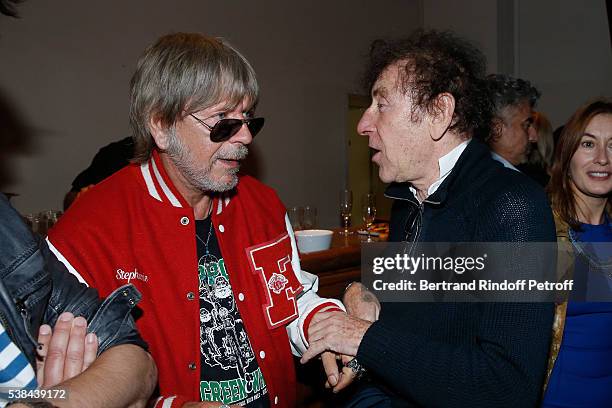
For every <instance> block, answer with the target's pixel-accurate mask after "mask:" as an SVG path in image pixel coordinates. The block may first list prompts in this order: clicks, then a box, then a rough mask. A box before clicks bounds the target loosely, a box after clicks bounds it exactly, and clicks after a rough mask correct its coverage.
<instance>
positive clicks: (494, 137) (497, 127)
mask: <svg viewBox="0 0 612 408" xmlns="http://www.w3.org/2000/svg"><path fill="white" fill-rule="evenodd" d="M503 131H504V121H503V120H502V119H501V118H498V117H495V118H493V120H492V121H491V135H490V137H489V142H492V143H497V142H498V141H499V139H500V138H501V135H502V133H503Z"/></svg>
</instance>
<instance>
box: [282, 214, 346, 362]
mask: <svg viewBox="0 0 612 408" xmlns="http://www.w3.org/2000/svg"><path fill="white" fill-rule="evenodd" d="M285 224H286V228H287V232H288V233H289V238H290V239H291V250H292V254H291V266H292V267H293V270H294V271H295V275H296V276H297V278H298V280H299V281H300V283H301V284H302V286H303V287H304V290H303V291H302V292H301V293H300V294H299V295H298V300H297V307H298V313H299V317H298V318H297V319H295V320H294V321H293V322H291V323H290V324H289V325H288V326H287V333H288V334H289V341H290V343H291V351H292V352H293V354H294V355H296V356H298V357H299V356H301V355H302V354H303V353H304V351H306V349H307V348H308V340H307V336H306V334H305V333H304V323H307V322H310V315H311V314H313V312H314V313H317V312H319V311H324V310H327V309H341V310H343V311H345V310H346V309H345V308H344V305H343V304H342V302H340V301H339V300H337V299H327V298H321V297H319V295H317V290H318V289H319V278H318V277H317V276H316V275H313V274H312V273H308V272H306V271H303V270H302V269H301V267H300V256H299V254H298V250H297V244H296V242H295V234H294V233H293V228H291V223H290V222H289V217H288V216H287V215H286V214H285Z"/></svg>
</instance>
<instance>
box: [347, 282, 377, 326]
mask: <svg viewBox="0 0 612 408" xmlns="http://www.w3.org/2000/svg"><path fill="white" fill-rule="evenodd" d="M342 303H344V306H345V307H346V312H347V313H348V314H350V315H351V316H355V317H358V318H360V319H364V320H368V321H370V322H375V321H376V320H378V315H379V314H380V302H379V301H378V299H377V298H376V295H374V294H373V293H372V292H370V291H369V290H368V289H367V288H366V287H365V286H363V285H362V284H361V283H359V282H353V283H352V284H351V285H350V286H349V287H348V288H347V289H346V291H345V292H344V296H343V297H342Z"/></svg>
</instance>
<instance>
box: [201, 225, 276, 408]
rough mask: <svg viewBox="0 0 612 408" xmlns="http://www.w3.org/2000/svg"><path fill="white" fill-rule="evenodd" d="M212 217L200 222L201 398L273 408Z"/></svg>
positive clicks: (255, 407) (259, 407)
mask: <svg viewBox="0 0 612 408" xmlns="http://www.w3.org/2000/svg"><path fill="white" fill-rule="evenodd" d="M211 226H212V222H211V219H210V217H208V218H207V219H205V220H201V221H196V233H197V237H196V242H197V248H198V277H199V282H200V358H201V362H202V364H201V366H202V368H201V370H200V397H201V398H202V401H219V402H222V403H223V404H228V405H230V404H237V405H242V406H246V407H249V408H267V407H269V406H270V400H269V398H268V388H267V386H266V383H265V381H264V378H263V375H262V373H261V370H260V368H259V364H258V363H257V359H256V358H255V354H254V353H253V347H252V346H251V342H250V340H249V336H248V335H247V333H246V330H245V328H244V324H243V323H242V319H241V317H240V313H239V312H238V308H237V307H236V302H235V299H234V294H233V292H232V287H231V284H230V279H229V274H228V271H227V270H226V269H225V262H224V261H223V257H222V255H221V251H220V249H219V245H218V243H217V237H216V235H215V231H214V228H211Z"/></svg>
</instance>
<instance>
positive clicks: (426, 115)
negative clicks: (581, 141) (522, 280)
mask: <svg viewBox="0 0 612 408" xmlns="http://www.w3.org/2000/svg"><path fill="white" fill-rule="evenodd" d="M484 74H485V61H484V57H483V56H482V54H481V53H480V52H479V51H478V50H476V49H475V48H474V47H473V46H472V45H470V44H468V43H466V42H465V41H463V40H461V39H458V38H456V37H454V36H453V35H452V34H450V33H445V32H436V31H417V32H416V33H414V34H413V35H412V36H411V37H409V38H408V39H405V40H399V41H377V42H375V43H374V44H373V45H372V50H371V55H370V62H369V67H368V70H367V78H366V80H367V86H368V88H369V89H370V93H371V96H372V104H371V105H370V107H369V108H368V109H367V110H366V112H365V113H364V115H363V117H362V118H361V120H360V122H359V125H358V132H359V133H360V134H362V135H364V136H367V137H368V139H369V146H370V147H371V148H372V149H374V150H375V152H376V153H375V154H374V156H373V157H372V161H374V162H375V163H376V164H378V166H379V176H380V178H381V179H382V180H383V181H384V182H388V183H392V184H391V186H390V187H389V188H388V190H387V192H386V195H387V196H388V197H390V198H393V199H394V200H395V201H394V205H393V210H392V215H391V221H390V237H389V238H390V241H416V242H551V241H554V240H555V229H554V225H553V219H552V214H551V210H550V208H549V206H548V204H547V201H546V197H545V196H544V193H543V192H542V190H541V188H539V187H538V186H537V185H536V184H535V183H533V182H532V181H531V180H529V179H528V178H527V177H526V176H524V175H522V174H521V173H519V172H516V171H512V170H510V169H506V168H504V167H503V166H502V165H501V164H500V163H498V162H496V161H494V160H493V159H492V158H491V155H490V153H489V150H488V148H487V147H486V146H485V145H484V144H482V143H481V142H480V141H478V140H476V137H474V135H475V134H483V126H482V125H483V124H487V123H491V103H490V100H489V98H488V97H487V95H486V91H485V90H484ZM484 133H486V132H484ZM508 268H512V266H509V267H508ZM508 271H510V272H513V271H514V270H512V269H508ZM345 305H346V306H347V311H348V312H349V313H351V314H352V316H347V315H345V314H341V313H329V314H327V315H326V316H324V317H321V318H315V319H313V323H312V324H311V329H310V330H311V331H310V348H309V350H308V352H307V353H306V354H304V356H303V358H302V362H305V361H307V360H309V359H310V358H313V357H314V356H316V355H318V354H320V353H321V352H323V351H326V350H331V351H334V352H336V353H339V354H341V355H343V359H344V360H345V361H346V360H347V358H350V357H355V358H354V360H352V361H351V362H350V363H348V364H345V366H347V367H345V368H344V369H343V373H342V375H341V377H340V379H339V381H338V382H337V384H336V386H335V390H339V389H341V388H343V387H344V386H346V384H347V383H348V382H350V381H351V380H352V377H353V376H354V375H355V374H356V373H360V372H362V371H363V370H364V369H365V371H366V372H367V373H368V375H369V377H370V381H369V382H368V383H367V384H366V385H365V386H364V387H363V390H362V391H361V392H359V393H357V398H354V399H353V402H352V405H350V406H351V407H360V408H361V407H373V406H376V407H391V406H393V407H396V406H427V407H434V406H435V407H488V408H490V407H533V406H536V404H537V403H538V401H539V398H540V394H541V389H542V382H543V379H544V371H545V368H546V360H547V351H548V346H549V342H550V333H551V326H552V319H553V305H552V304H551V303H544V302H541V303H536V302H532V303H508V302H506V303H503V302H498V303H492V302H489V303H484V302H481V303H442V302H430V303H407V302H396V303H392V302H388V303H383V304H382V306H381V305H380V304H379V303H378V302H377V301H376V299H375V298H374V297H373V295H372V294H371V293H370V292H368V291H367V290H366V289H365V288H364V287H363V286H362V285H360V284H354V285H351V286H350V287H349V288H348V289H347V293H346V294H345ZM333 383H336V381H330V384H332V385H334V384H333Z"/></svg>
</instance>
